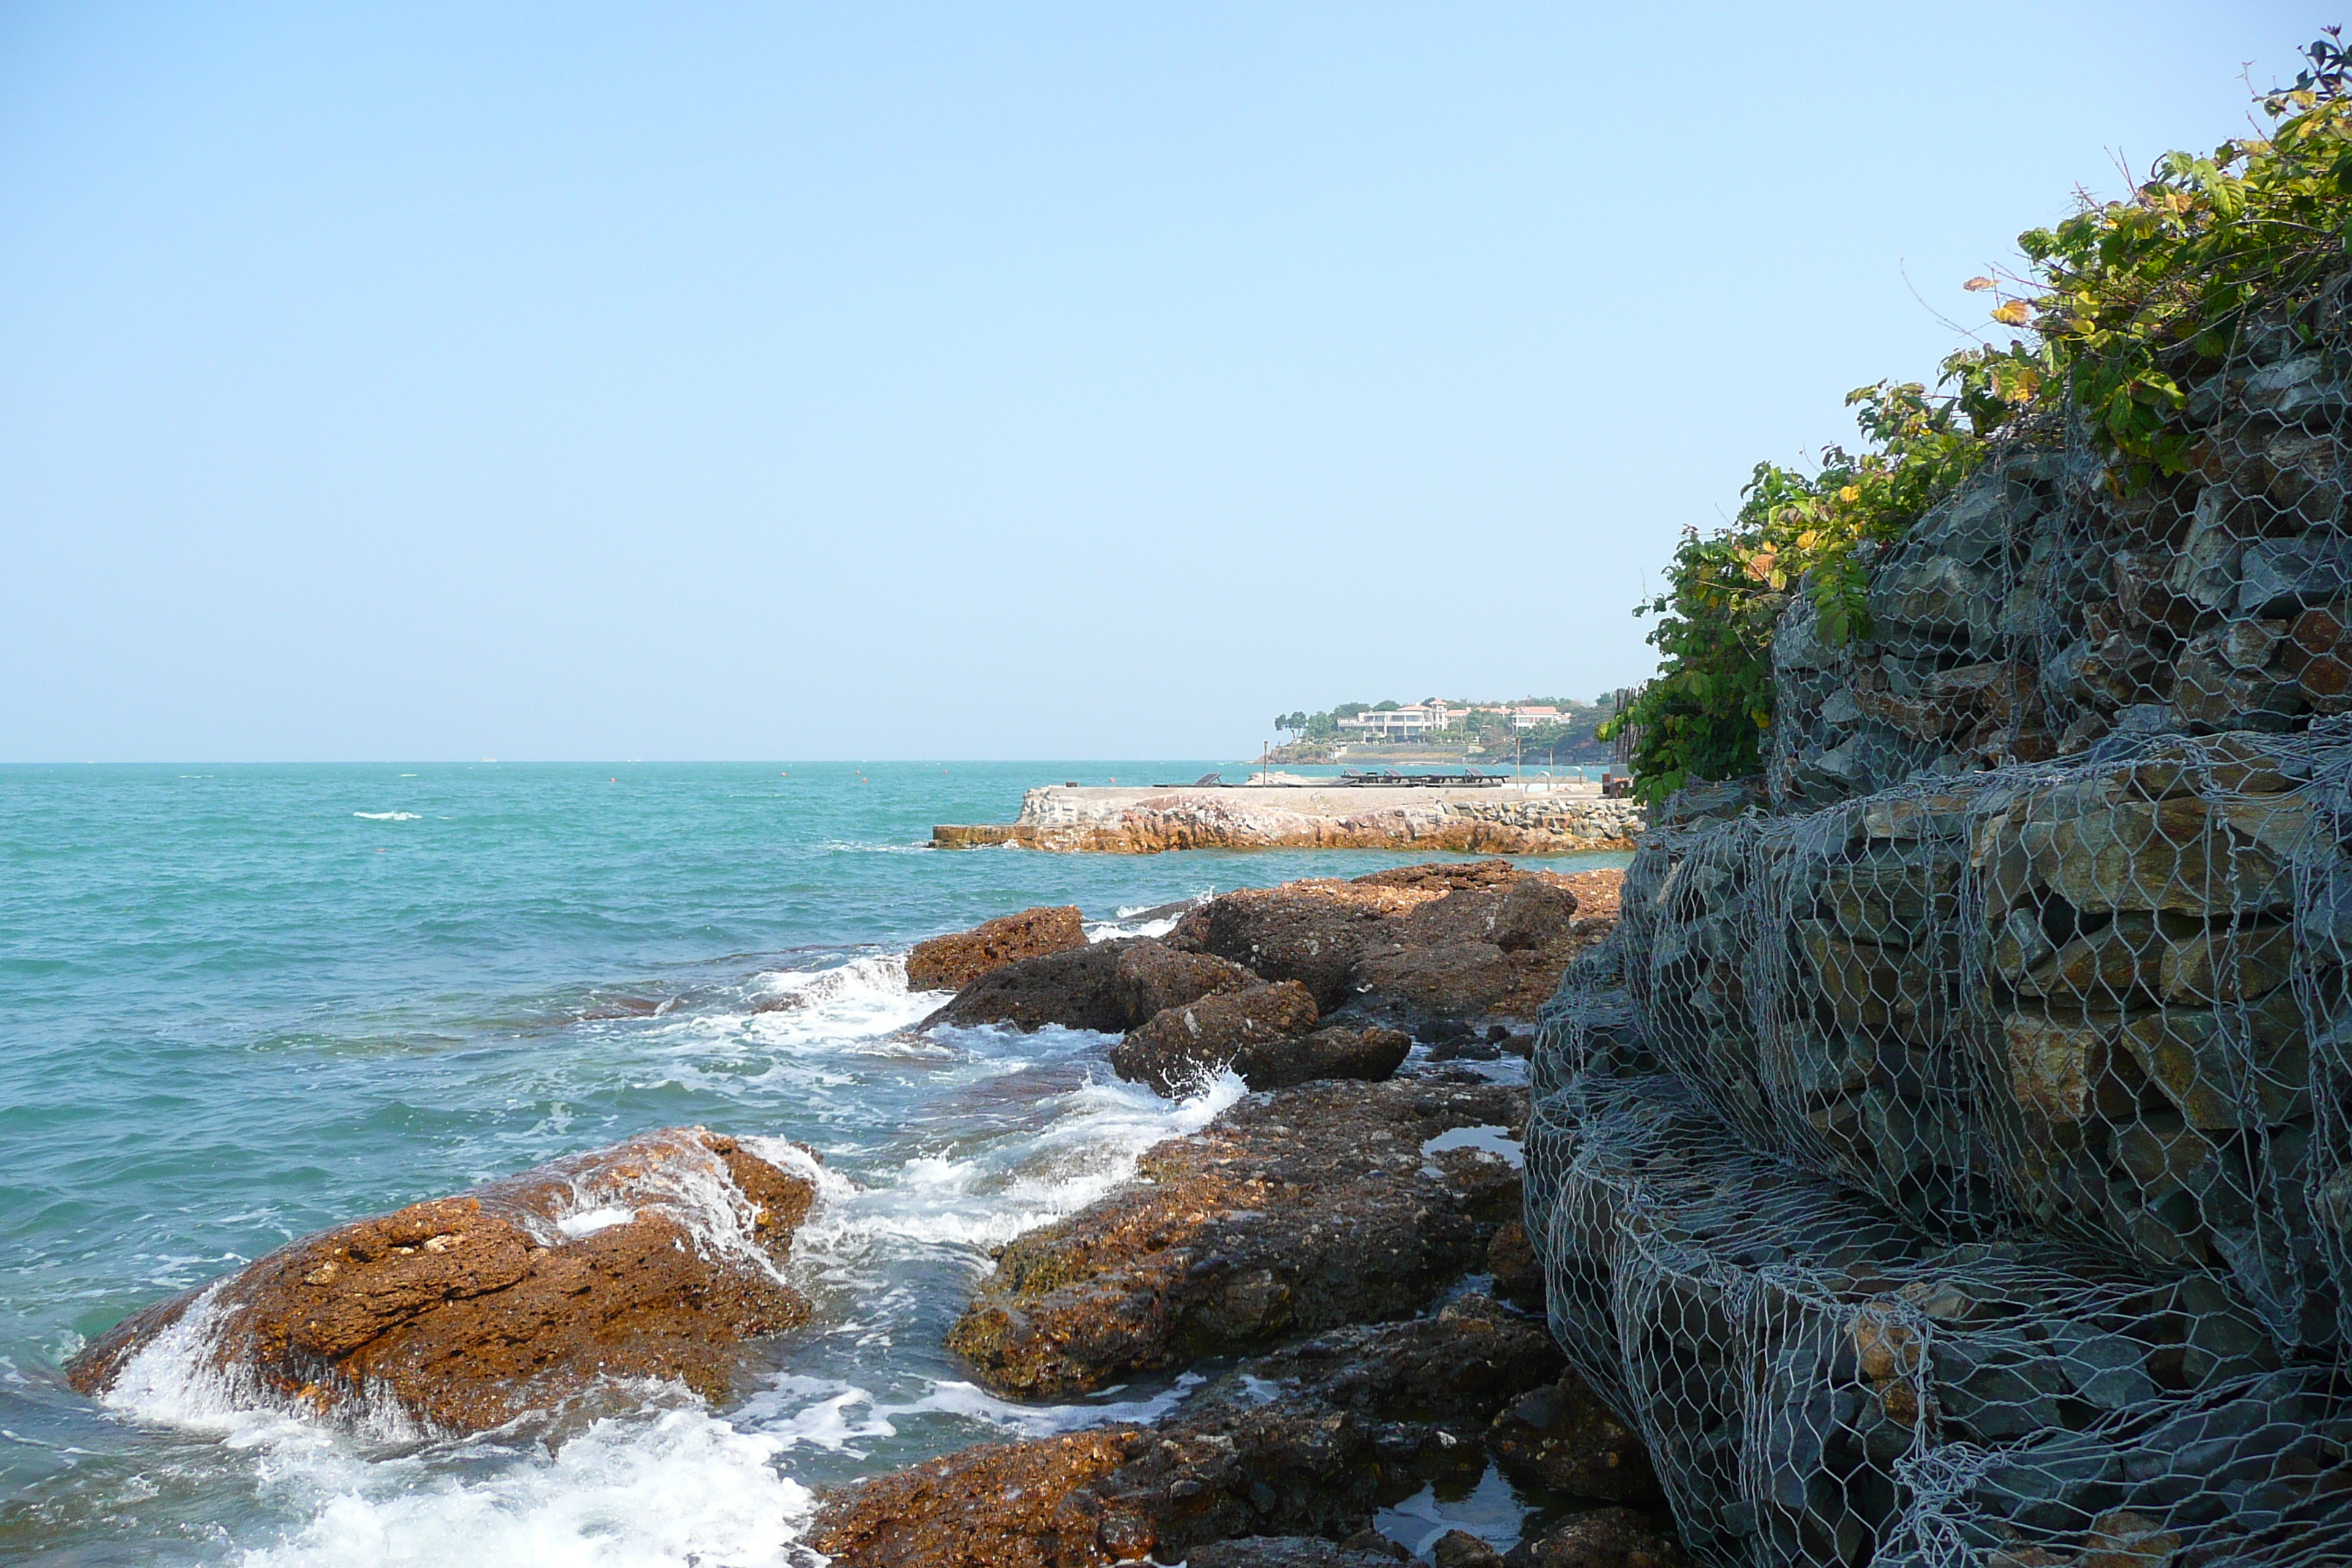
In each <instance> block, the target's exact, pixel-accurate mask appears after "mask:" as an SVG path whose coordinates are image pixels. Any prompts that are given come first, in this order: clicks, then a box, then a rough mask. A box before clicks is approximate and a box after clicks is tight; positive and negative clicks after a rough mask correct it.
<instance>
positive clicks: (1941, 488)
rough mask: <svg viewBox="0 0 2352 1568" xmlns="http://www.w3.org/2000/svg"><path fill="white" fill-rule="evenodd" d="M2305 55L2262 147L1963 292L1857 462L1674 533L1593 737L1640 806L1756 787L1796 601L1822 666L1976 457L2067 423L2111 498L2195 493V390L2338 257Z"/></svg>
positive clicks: (2177, 174)
mask: <svg viewBox="0 0 2352 1568" xmlns="http://www.w3.org/2000/svg"><path fill="white" fill-rule="evenodd" d="M2304 53H2305V59H2306V62H2307V64H2306V67H2305V69H2303V70H2302V71H2301V72H2300V73H2299V74H2298V76H2297V77H2296V79H2295V81H2294V85H2293V86H2291V87H2287V88H2283V89H2274V90H2272V91H2269V92H2265V93H2261V94H2258V95H2257V97H2256V100H2255V104H2256V107H2257V109H2258V110H2260V112H2261V114H2262V115H2263V118H2264V119H2265V120H2267V121H2269V122H2270V132H2269V134H2268V135H2265V136H2252V137H2246V138H2241V139H2234V140H2231V141H2228V142H2222V143H2221V145H2220V146H2219V147H2217V148H2215V149H2214V150H2213V151H2212V152H2211V153H2210V154H2199V153H2178V152H2176V153H2166V154H2164V155H2163V156H2162V157H2159V158H2158V159H2157V160H2156V161H2155V162H2154V163H2153V164H2152V165H2151V166H2150V168H2149V170H2148V173H2147V176H2146V177H2145V178H2144V179H2142V180H2140V181H2139V182H2138V183H2137V184H2135V186H2134V187H2133V189H2132V190H2131V191H2130V193H2129V194H2128V195H2125V196H2124V197H2122V198H2120V199H2118V200H2115V201H2108V202H2096V201H2092V200H2090V199H2088V198H2087V197H2086V198H2084V199H2083V200H2082V201H2081V204H2080V205H2079V207H2078V209H2077V210H2076V211H2075V212H2074V215H2073V216H2069V217H2067V218H2066V219H2064V220H2063V222H2060V223H2057V224H2055V225H2053V226H2048V227H2042V228H2034V229H2030V230H2028V231H2027V232H2025V233H2024V234H2022V235H2021V236H2020V237H2018V248H2019V251H2020V252H2021V261H2022V265H2021V268H2019V269H2018V270H2016V271H2013V272H2006V273H2003V274H2001V275H2000V276H1996V277H1979V278H1975V279H1969V282H1968V285H1967V287H1968V288H1969V289H1970V290H1972V291H1976V292H1979V293H1984V294H1987V295H1989V296H1990V298H1991V300H1992V307H1991V310H1990V321H1991V328H1992V331H1991V332H1990V333H1989V334H1983V335H1977V341H1976V342H1972V343H1971V344H1970V345H1969V346H1967V347H1965V348H1962V349H1960V350H1958V352H1956V353H1953V354H1951V355H1950V356H1948V358H1947V359H1946V360H1945V361H1944V362H1943V363H1942V365H1941V366H1940V367H1939V371H1938V374H1937V382H1936V384H1935V386H1934V388H1933V389H1932V390H1931V389H1930V388H1929V387H1928V386H1927V384H1924V383H1920V382H1895V381H1882V382H1879V383H1877V384H1874V385H1872V386H1866V387H1863V388H1860V389H1858V390H1856V391H1855V392H1853V393H1852V394H1850V395H1848V397H1847V399H1846V401H1847V405H1848V406H1850V407H1853V408H1854V409H1855V410H1856V423H1857V425H1858V426H1859V427H1860V430H1861V435H1862V437H1863V439H1862V442H1861V444H1860V445H1859V447H1856V448H1854V449H1852V450H1849V449H1848V448H1847V447H1843V446H1836V445H1832V446H1830V447H1825V448H1823V450H1822V454H1821V458H1820V460H1819V462H1818V464H1817V465H1815V466H1814V467H1812V468H1811V469H1810V470H1808V469H1804V468H1788V467H1783V466H1781V465H1780V464H1775V463H1769V462H1765V463H1759V464H1758V465H1757V466H1756V468H1755V469H1754V472H1753V474H1752V475H1751V477H1750V479H1748V484H1747V485H1746V486H1745V487H1744V488H1743V489H1742V491H1741V496H1742V500H1741V505H1740V508H1739V510H1738V513H1737V515H1736V516H1735V517H1734V518H1733V520H1732V521H1731V523H1730V524H1729V525H1728V526H1727V527H1726V528H1724V529H1721V530H1719V531H1715V532H1713V533H1701V532H1700V531H1698V530H1696V529H1695V528H1693V529H1686V530H1685V531H1684V534H1683V537H1682V540H1681V542H1680V543H1679V544H1678V545H1677V546H1676V548H1675V554H1674V557H1673V560H1672V562H1671V563H1670V565H1669V567H1668V569H1667V572H1666V587H1665V589H1664V592H1662V593H1660V594H1659V595H1656V596H1655V597H1654V598H1653V599H1651V600H1650V601H1648V602H1646V603H1644V604H1643V605H1639V606H1637V607H1636V608H1635V611H1634V613H1635V614H1636V615H1639V616H1655V617H1656V623H1655V625H1654V626H1653V628H1652V630H1651V632H1650V634H1649V638H1648V640H1649V642H1650V643H1651V644H1652V646H1654V647H1656V648H1657V649H1658V652H1659V655H1660V661H1659V668H1658V673H1657V675H1656V677H1655V678H1654V679H1652V680H1651V681H1650V682H1649V683H1648V684H1647V685H1646V686H1644V687H1643V689H1641V690H1640V692H1639V694H1638V695H1637V696H1636V697H1635V698H1634V699H1633V700H1632V701H1631V702H1630V703H1629V704H1628V705H1627V707H1626V709H1625V710H1624V711H1623V712H1622V714H1618V713H1612V714H1610V715H1608V716H1607V717H1606V718H1605V719H1604V720H1603V721H1601V724H1600V725H1599V731H1598V738H1599V739H1600V740H1601V741H1603V742H1615V741H1620V740H1622V742H1625V743H1626V744H1627V745H1628V746H1629V747H1630V750H1631V755H1632V765H1633V773H1634V776H1635V779H1636V788H1637V790H1638V792H1639V793H1640V794H1641V795H1643V797H1644V798H1647V799H1650V800H1652V801H1655V800H1659V799H1662V798H1663V797H1664V796H1665V795H1668V794H1671V793H1672V792H1674V791H1675V790H1677V789H1679V788H1681V787H1682V786H1683V785H1684V784H1688V783H1693V782H1696V781H1699V780H1715V779H1731V778H1738V777H1742V776H1745V775H1747V774H1749V773H1755V772H1757V771H1759V768H1760V766H1761V762H1762V750H1763V741H1764V736H1765V733H1766V731H1768V730H1769V728H1770V726H1771V724H1772V722H1773V720H1774V705H1773V689H1772V679H1771V645H1772V637H1773V632H1774V627H1775V626H1776V625H1777V623H1778V622H1779V621H1780V616H1781V612H1782V611H1783V610H1785V609H1786V608H1787V607H1788V606H1789V605H1790V602H1791V601H1792V600H1793V599H1794V598H1795V597H1796V596H1797V595H1805V596H1807V597H1809V598H1810V599H1811V605H1812V607H1813V609H1814V611H1815V623H1814V625H1815V629H1816V633H1817V635H1818V636H1819V637H1820V638H1821V640H1822V642H1824V643H1825V644H1827V645H1829V646H1831V647H1839V646H1843V645H1846V644H1849V643H1851V642H1853V641H1854V640H1856V639H1860V638H1865V637H1868V636H1869V635H1870V632H1871V626H1870V616H1869V611H1868V605H1867V601H1866V598H1865V594H1864V590H1865V587H1866V584H1867V569H1868V565H1869V563H1870V560H1871V558H1872V556H1873V555H1874V552H1876V551H1877V550H1878V549H1879V548H1880V547H1882V546H1884V545H1885V544H1887V543H1890V542H1893V541H1895V540H1896V539H1899V538H1900V537H1902V535H1903V534H1904V533H1905V532H1906V531H1907V530H1908V529H1910V527H1911V526H1912V524H1914V523H1915V522H1916V521H1918V520H1919V519H1920V517H1921V516H1922V515H1923V514H1924V513H1925V512H1926V511H1927V510H1928V509H1929V508H1930V507H1932V506H1934V505H1935V504H1936V503H1937V501H1938V500H1941V499H1943V498H1944V497H1946V496H1948V495H1949V494H1951V492H1952V491H1953V490H1954V489H1956V488H1957V487H1958V485H1959V483H1960V482H1961V481H1962V480H1963V479H1966V478H1967V477H1968V476H1969V474H1970V473H1971V472H1973V471H1974V470H1975V469H1976V468H1979V466H1980V465H1981V464H1982V463H1983V462H1984V461H1985V459H1986V458H1987V456H1988V455H1989V453H1990V451H1991V450H1992V449H1993V447H1994V446H1995V445H1996V444H1997V443H2001V442H2023V443H2027V444H2033V443H2054V442H2055V441H2056V440H2057V439H2058V438H2059V437H2060V434H2061V432H2062V431H2063V429H2064V428H2065V427H2066V425H2067V422H2068V420H2069V419H2070V418H2071V419H2073V420H2074V421H2076V427H2077V428H2078V429H2079V430H2080V431H2081V432H2082V433H2083V437H2082V438H2084V439H2086V440H2087V441H2088V443H2089V444H2090V445H2091V446H2092V447H2093V448H2094V449H2095V451H2096V453H2097V454H2098V457H2099V458H2100V461H2101V465H2102V467H2101V471H2100V473H2099V475H2098V478H2097V482H2098V483H2099V484H2101V485H2103V486H2104V487H2105V489H2107V490H2108V491H2109V492H2110V493H2111V494H2112V495H2114V496H2116V497H2125V496H2131V495H2136V494H2140V493H2144V492H2147V491H2150V490H2155V489H2163V488H2165V487H2167V486H2169V485H2172V484H2173V483H2174V482H2175V481H2176V480H2179V479H2182V478H2183V477H2184V476H2188V475H2190V474H2192V473H2193V471H2194V470H2195V468H2197V465H2198V463H2199V461H2200V447H2199V432H2198V425H2197V422H2196V420H2195V419H2194V418H2192V417H2191V404H2192V395H2191V391H2192V389H2193V388H2194V386H2195V385H2196V384H2198V383H2199V382H2200V381H2201V380H2203V379H2204V378H2206V377H2208V376H2210V375H2211V374H2213V373H2214V372H2216V371H2217V370H2219V369H2220V368H2221V364H2222V363H2223V361H2224V360H2225V358H2226V357H2227V356H2228V355H2229V354H2230V353H2231V352H2232V350H2233V348H2235V347H2236V346H2237V345H2238V343H2239V342H2240V339H2241V336H2242V332H2243V331H2244V330H2245V329H2246V328H2247V327H2248V326H2249V324H2250V320H2251V317H2252V312H2253V310H2255V308H2256V306H2257V305H2258V304H2261V305H2264V306H2266V307H2275V306H2276V305H2277V304H2278V303H2279V302H2280V301H2282V300H2295V299H2297V298H2299V297H2301V296H2303V295H2305V294H2307V293H2308V292H2310V291H2311V290H2313V289H2315V287H2316V286H2317V285H2318V284H2319V283H2320V282H2321V281H2322V279H2324V278H2325V277H2326V276H2327V275H2328V274H2329V273H2330V272H2331V271H2332V270H2335V269H2339V268H2342V266H2343V265H2344V263H2345V260H2346V257H2347V248H2352V103H2348V102H2347V97H2346V85H2347V68H2352V62H2347V55H2346V52H2345V49H2344V47H2343V46H2342V44H2341V42H2340V39H2339V37H2338V36H2337V32H2336V29H2334V28H2329V29H2327V30H2326V34H2325V36H2323V37H2321V38H2319V39H2318V40H2317V41H2316V42H2315V43H2313V44H2312V45H2311V46H2309V47H2308V48H2306V49H2305V51H2304ZM2294 330H2296V331H2308V329H2307V328H2297V329H2294ZM1996 339H2000V341H1995V340H1996Z"/></svg>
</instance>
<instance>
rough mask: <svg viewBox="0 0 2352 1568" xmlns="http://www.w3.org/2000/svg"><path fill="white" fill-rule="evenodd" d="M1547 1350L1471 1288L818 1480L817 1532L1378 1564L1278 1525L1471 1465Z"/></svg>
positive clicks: (830, 1539) (999, 1548)
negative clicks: (1072, 1418)
mask: <svg viewBox="0 0 2352 1568" xmlns="http://www.w3.org/2000/svg"><path fill="white" fill-rule="evenodd" d="M1559 1365H1560V1355H1559V1349H1558V1348H1557V1347H1556V1346H1554V1345H1553V1344H1552V1342H1551V1340H1550V1336H1549V1334H1547V1333H1546V1332H1545V1331H1544V1330H1543V1327H1542V1325H1540V1324H1539V1323H1538V1322H1536V1321H1533V1320H1530V1319H1528V1318H1524V1317H1520V1316H1518V1315H1517V1314H1515V1313H1512V1312H1509V1311H1507V1310H1504V1309H1502V1308H1500V1307H1498V1306H1496V1304H1495V1303H1494V1302H1493V1301H1492V1300H1487V1299H1486V1298H1484V1297H1477V1296H1470V1297H1465V1298H1462V1299H1461V1300H1456V1301H1453V1302H1449V1303H1448V1304H1447V1306H1446V1307H1445V1309H1444V1310H1443V1311H1441V1312H1438V1313H1436V1314H1434V1315H1433V1316H1431V1317H1427V1318H1418V1319H1412V1320H1408V1321H1402V1322H1392V1323H1384V1324H1380V1325H1377V1326H1372V1327H1359V1328H1345V1329H1339V1330H1336V1331H1332V1332H1329V1333H1327V1334H1324V1335H1321V1336H1319V1337H1318V1338H1316V1339H1314V1340H1311V1341H1308V1342H1306V1343H1305V1344H1301V1345H1297V1346H1295V1347H1293V1348H1291V1349H1289V1350H1286V1351H1284V1352H1278V1353H1276V1354H1274V1355H1269V1356H1265V1357H1261V1358H1258V1359H1256V1360H1253V1361H1247V1362H1244V1363H1242V1364H1241V1365H1240V1366H1238V1367H1236V1368H1235V1369H1234V1373H1232V1374H1231V1375H1230V1376H1228V1377H1227V1378H1225V1379H1223V1381H1221V1382H1220V1383H1218V1384H1213V1385H1212V1386H1211V1387H1210V1388H1209V1389H1206V1390H1204V1391H1202V1394H1199V1395H1197V1396H1195V1398H1194V1399H1193V1400H1192V1402H1191V1403H1190V1404H1188V1405H1186V1407H1185V1408H1184V1409H1183V1410H1182V1411H1181V1412H1180V1413H1179V1414H1178V1415H1176V1416H1174V1417H1172V1418H1171V1419H1170V1420H1168V1421H1166V1422H1164V1423H1162V1424H1161V1425H1160V1426H1157V1427H1154V1428H1150V1429H1147V1430H1139V1429H1136V1428H1132V1427H1121V1428H1117V1429H1113V1430H1110V1431H1106V1432H1097V1433H1087V1434H1084V1435H1081V1436H1075V1437H1052V1438H1045V1439H1039V1440H1034V1441H1030V1442H1014V1443H992V1444H985V1445H982V1446H981V1447H974V1448H967V1449H965V1450H963V1451H962V1452H961V1453H957V1454H950V1455H949V1456H948V1457H946V1458H942V1459H935V1460H932V1461H931V1462H929V1464H925V1465H919V1466H916V1467H914V1468H911V1469H908V1470H902V1471H898V1472H897V1473H895V1474H892V1475H887V1476H881V1477H877V1478H876V1479H872V1480H870V1481H867V1482H865V1483H863V1484H862V1485H859V1486H856V1487H853V1488H850V1489H845V1490H843V1491H841V1492H839V1493H836V1494H835V1495H833V1496H832V1497H829V1498H828V1499H826V1500H825V1504H824V1510H823V1511H822V1512H821V1513H820V1515H819V1517H818V1520H817V1523H816V1528H815V1530H814V1531H813V1532H812V1535H811V1540H810V1544H811V1545H813V1546H814V1547H815V1548H816V1550H818V1551H820V1552H825V1553H826V1554H828V1555H830V1556H832V1557H833V1558H834V1559H835V1562H836V1563H840V1564H841V1565H842V1568H918V1565H922V1568H929V1565H931V1564H940V1563H952V1564H963V1565H969V1568H999V1565H1003V1568H1081V1565H1083V1568H1096V1565H1099V1564H1108V1563H1113V1562H1118V1561H1122V1560H1129V1561H1131V1560H1133V1559H1136V1558H1139V1557H1142V1556H1143V1555H1145V1554H1146V1553H1147V1552H1150V1553H1156V1554H1158V1555H1159V1556H1160V1557H1162V1558H1173V1557H1178V1556H1181V1555H1183V1554H1185V1553H1187V1552H1192V1549H1193V1548H1195V1547H1204V1543H1207V1542H1219V1541H1231V1542H1236V1544H1235V1546H1234V1547H1233V1548H1229V1549H1223V1551H1224V1552H1227V1553H1228V1554H1226V1555H1220V1554H1219V1553H1218V1552H1217V1551H1213V1550H1210V1549H1206V1548H1205V1547H1204V1550H1203V1551H1202V1553H1201V1555H1200V1556H1199V1557H1198V1558H1197V1559H1196V1560H1197V1561H1202V1562H1230V1563H1234V1564H1236V1565H1239V1564H1244V1563H1257V1562H1265V1563H1294V1562H1296V1563H1307V1564H1322V1563H1331V1564H1333V1568H1358V1564H1357V1562H1356V1558H1357V1557H1358V1556H1359V1555H1361V1556H1365V1557H1369V1558H1370V1559H1373V1560H1376V1561H1379V1562H1381V1563H1389V1562H1392V1561H1393V1560H1394V1556H1395V1553H1394V1551H1393V1549H1392V1548H1387V1547H1385V1546H1381V1545H1376V1544H1374V1542H1372V1541H1371V1540H1370V1539H1368V1538H1365V1537H1363V1536H1362V1535H1360V1534H1357V1535H1356V1537H1355V1539H1354V1540H1353V1541H1352V1542H1350V1544H1349V1547H1348V1549H1347V1550H1348V1553H1349V1554H1348V1555H1347V1556H1345V1557H1342V1558H1331V1557H1328V1555H1327V1554H1326V1553H1323V1552H1316V1551H1314V1550H1313V1549H1311V1548H1306V1547H1291V1546H1286V1545H1284V1544H1281V1543H1283V1542H1299V1541H1300V1540H1301V1539H1302V1538H1307V1537H1323V1538H1327V1543H1328V1542H1329V1541H1339V1540H1340V1539H1342V1538H1346V1537H1349V1535H1350V1533H1351V1532H1360V1531H1363V1530H1365V1529H1366V1528H1367V1527H1368V1526H1369V1525H1370V1522H1371V1515H1372V1510H1374V1508H1375V1507H1377V1506H1378V1504H1379V1503H1380V1502H1381V1500H1392V1499H1393V1498H1395V1497H1400V1496H1403V1495H1406V1494H1408V1493H1410V1492H1411V1491H1412V1490H1414V1489H1418V1488H1419V1487H1420V1486H1421V1485H1422V1484H1423V1482H1424V1481H1425V1480H1430V1479H1451V1480H1460V1479H1475V1478H1476V1476H1477V1475H1478V1474H1479V1473H1480V1472H1482V1471H1483V1470H1484V1468H1485V1465H1486V1459H1485V1455H1484V1452H1483V1450H1482V1449H1481V1447H1479V1443H1478V1440H1477V1439H1478V1434H1479V1433H1480V1432H1481V1431H1482V1430H1484V1428H1485V1426H1486V1423H1487V1422H1488V1421H1489V1420H1491V1418H1492V1416H1493V1415H1494V1413H1495V1412H1496V1410H1497V1409H1498V1408H1500V1407H1501V1406H1502V1405H1504V1404H1505V1403H1507V1401H1508V1400H1509V1399H1510V1398H1511V1397H1512V1395H1514V1394H1517V1393H1518V1392H1520V1391H1522V1390H1525V1389H1527V1388H1528V1387H1530V1386H1535V1385H1538V1384H1541V1383H1543V1382H1544V1381H1545V1380H1547V1379H1549V1378H1550V1377H1552V1376H1554V1375H1556V1374H1557V1373H1558V1372H1559ZM1251 1541H1255V1542H1257V1544H1255V1545H1254V1546H1248V1545H1243V1544H1241V1543H1242V1542H1251ZM1302 1551H1303V1552H1306V1553H1307V1555H1304V1556H1300V1555H1297V1552H1302ZM1268 1552H1272V1553H1273V1555H1271V1556H1268V1555H1266V1553H1268Z"/></svg>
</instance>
